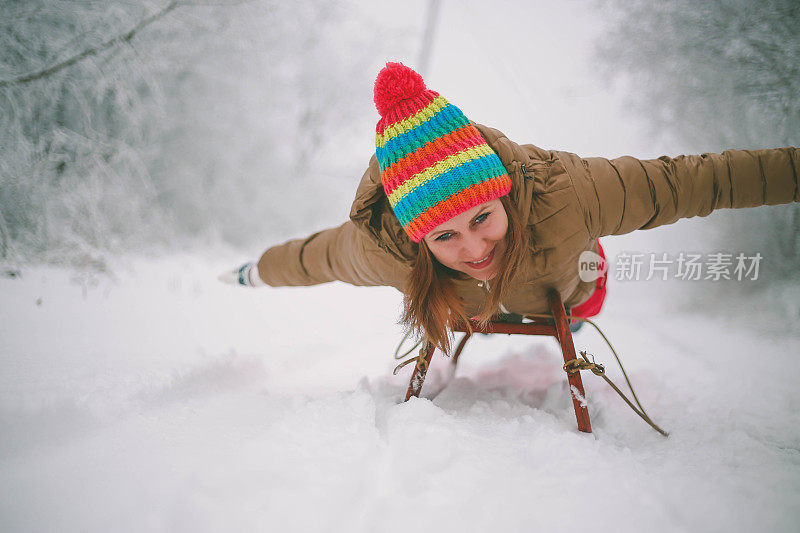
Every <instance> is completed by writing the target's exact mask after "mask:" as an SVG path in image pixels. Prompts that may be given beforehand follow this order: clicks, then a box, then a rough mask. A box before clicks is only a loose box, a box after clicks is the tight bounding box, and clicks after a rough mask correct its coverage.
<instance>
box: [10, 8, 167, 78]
mask: <svg viewBox="0 0 800 533" xmlns="http://www.w3.org/2000/svg"><path fill="white" fill-rule="evenodd" d="M179 5H180V4H179V2H178V1H177V0H172V1H171V2H170V3H169V4H167V6H166V7H165V8H164V9H162V10H161V11H159V12H158V13H156V14H154V15H151V16H150V17H147V18H145V19H142V20H141V21H140V22H139V24H137V25H136V26H135V27H134V28H133V29H131V30H130V31H128V32H127V33H123V34H122V35H118V36H117V37H114V38H113V39H111V40H109V41H106V42H104V43H103V44H101V45H99V46H96V47H94V48H89V49H88V50H84V51H83V52H81V53H80V54H78V55H75V56H72V57H70V58H69V59H66V60H64V61H62V62H60V63H57V64H55V65H53V66H51V67H48V68H46V69H43V70H40V71H38V72H33V73H31V74H26V75H24V76H20V77H18V78H13V79H10V80H0V87H6V86H9V85H21V84H23V83H28V82H30V81H34V80H38V79H41V78H44V77H46V76H49V75H50V74H53V73H55V72H58V71H59V70H62V69H65V68H67V67H69V66H72V65H74V64H75V63H78V62H79V61H82V60H84V59H86V58H87V57H89V56H93V55H97V54H98V53H100V52H102V51H103V50H108V49H109V48H111V47H112V46H115V45H117V44H121V43H125V42H129V41H130V40H131V39H133V37H134V36H135V35H136V34H137V33H139V31H141V30H142V29H143V28H145V27H146V26H149V25H150V24H152V23H153V22H155V21H156V20H158V19H160V18H162V17H163V16H165V15H166V14H167V13H169V12H170V11H172V10H173V9H175V8H176V7H178V6H179Z"/></svg>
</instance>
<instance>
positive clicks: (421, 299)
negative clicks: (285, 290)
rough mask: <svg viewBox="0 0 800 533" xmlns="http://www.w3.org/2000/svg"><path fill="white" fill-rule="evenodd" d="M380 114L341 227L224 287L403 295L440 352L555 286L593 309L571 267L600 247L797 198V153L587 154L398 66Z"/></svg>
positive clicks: (597, 303) (591, 293)
mask: <svg viewBox="0 0 800 533" xmlns="http://www.w3.org/2000/svg"><path fill="white" fill-rule="evenodd" d="M375 104H376V106H377V108H378V111H379V113H380V115H381V119H380V121H379V122H378V126H377V136H376V153H375V155H374V156H373V157H372V159H371V161H370V164H369V168H368V170H367V171H366V173H365V174H364V177H363V178H362V180H361V183H360V184H359V186H358V189H357V191H356V198H355V201H354V202H353V206H352V209H351V212H350V221H348V222H346V223H344V224H343V225H341V226H339V227H337V228H331V229H327V230H324V231H320V232H318V233H315V234H313V235H311V236H309V237H307V238H305V239H295V240H291V241H288V242H286V243H284V244H282V245H279V246H274V247H272V248H270V249H268V250H267V251H266V252H264V254H263V255H262V256H261V259H260V260H259V261H258V263H257V264H253V263H248V264H245V265H243V266H242V267H240V268H239V269H237V270H234V271H232V272H229V273H226V274H223V275H222V276H221V277H220V278H221V279H223V280H224V281H228V282H232V283H238V284H241V285H248V286H258V285H263V284H267V285H272V286H283V285H314V284H317V283H324V282H328V281H334V280H341V281H345V282H348V283H351V284H353V285H391V286H393V287H396V288H397V289H399V290H400V291H402V292H403V294H404V295H405V312H404V317H403V318H404V322H405V323H406V324H407V325H408V326H409V327H410V328H412V329H413V330H415V331H416V332H418V333H419V334H420V335H423V336H425V337H427V338H428V339H429V340H430V341H432V342H433V343H434V344H435V345H436V346H438V347H439V348H440V349H442V350H443V351H447V350H448V348H449V338H448V329H449V328H450V327H451V326H452V325H453V324H454V323H456V322H459V321H463V320H465V319H466V318H467V317H475V316H477V317H478V318H479V319H480V320H482V321H488V320H489V319H491V317H492V316H494V315H496V314H498V313H500V312H508V313H516V314H520V315H526V314H537V313H545V312H547V311H548V309H549V307H548V303H547V293H548V292H549V291H550V290H551V289H556V290H558V291H559V293H560V294H561V296H562V298H563V300H564V304H565V306H566V307H568V308H572V313H573V314H574V315H576V316H584V317H587V316H593V315H594V314H596V313H597V312H598V311H599V309H600V307H601V305H602V301H603V298H604V297H605V284H604V281H605V278H604V277H602V276H601V277H600V278H599V279H596V280H588V281H587V280H584V279H581V277H580V276H579V275H578V258H579V257H580V256H581V254H582V253H584V252H586V251H591V252H595V253H598V252H599V253H602V250H601V249H600V248H599V244H598V240H597V239H598V238H600V237H603V236H605V235H619V234H623V233H628V232H631V231H633V230H636V229H650V228H654V227H657V226H661V225H664V224H671V223H673V222H675V221H676V220H678V219H680V218H689V217H693V216H706V215H708V214H709V213H711V212H712V211H713V210H715V209H720V208H726V207H727V208H741V207H752V206H758V205H773V204H781V203H789V202H797V201H800V192H799V191H798V189H799V187H798V177H797V176H798V172H800V154H799V153H798V150H797V149H796V148H781V149H770V150H755V151H739V150H728V151H726V152H724V153H723V154H703V155H701V156H679V157H676V158H668V157H661V158H659V159H654V160H646V161H645V160H638V159H635V158H632V157H621V158H618V159H614V160H607V159H604V158H597V157H595V158H587V159H582V158H580V157H578V156H577V155H575V154H571V153H568V152H556V151H546V150H542V149H540V148H537V147H536V146H533V145H518V144H516V143H514V142H512V141H511V140H509V139H508V138H506V137H505V136H504V135H503V134H502V133H500V132H499V131H497V130H495V129H492V128H488V127H486V126H482V125H480V124H475V123H472V122H470V121H469V120H468V119H467V118H466V117H465V116H464V114H463V113H462V112H461V110H460V109H458V108H457V107H455V106H453V105H452V104H450V103H448V102H447V100H445V99H444V98H443V97H442V96H440V95H439V94H438V93H437V92H435V91H432V90H430V89H427V88H426V87H425V84H424V82H423V80H422V78H421V77H420V76H419V74H417V73H416V72H414V71H413V70H411V69H410V68H408V67H406V66H404V65H402V64H400V63H388V64H387V65H386V67H385V68H384V69H383V70H382V71H381V72H380V73H379V74H378V77H377V80H376V82H375Z"/></svg>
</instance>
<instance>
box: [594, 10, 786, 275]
mask: <svg viewBox="0 0 800 533" xmlns="http://www.w3.org/2000/svg"><path fill="white" fill-rule="evenodd" d="M606 7H607V8H608V9H607V12H608V13H609V14H610V16H611V20H612V23H611V26H610V27H611V31H610V32H608V33H606V34H604V37H603V38H604V41H603V43H602V45H601V47H600V50H599V55H600V58H601V59H602V63H603V64H604V66H605V69H604V70H605V73H606V75H607V76H608V77H609V78H612V79H615V80H616V81H618V82H620V83H622V84H624V86H625V87H626V88H627V90H628V95H629V102H630V107H631V110H632V111H633V112H636V113H638V114H641V115H643V116H644V117H645V119H646V120H645V122H646V123H647V124H649V125H650V126H651V134H652V135H653V139H654V140H658V141H659V142H661V143H663V144H666V145H667V146H670V147H672V148H674V149H675V150H676V151H680V152H700V151H720V150H723V149H726V148H767V147H777V146H798V145H800V3H798V2H796V1H795V0H767V1H764V2H751V1H749V0H708V1H704V2H694V1H691V0H665V1H661V0H659V1H654V0H625V1H612V2H610V3H608V4H606ZM712 218H713V220H714V221H715V223H716V224H718V225H720V226H721V227H724V228H726V231H724V232H723V233H725V234H727V237H726V238H725V240H724V242H720V243H719V244H720V246H724V247H725V248H728V249H734V250H736V249H748V250H761V251H762V252H763V253H764V254H765V257H766V258H767V260H766V262H765V265H767V266H768V267H769V268H768V270H767V271H766V272H768V274H769V275H771V276H773V277H776V278H783V279H789V280H792V279H796V277H797V270H798V268H800V206H798V205H797V204H791V205H786V206H779V207H772V208H768V207H765V208H758V209H752V210H746V211H744V212H735V213H725V212H723V213H720V214H719V215H715V216H714V217H712Z"/></svg>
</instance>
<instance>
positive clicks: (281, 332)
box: [0, 244, 800, 532]
mask: <svg viewBox="0 0 800 533" xmlns="http://www.w3.org/2000/svg"><path fill="white" fill-rule="evenodd" d="M611 249H612V253H613V244H612V245H611ZM210 257H214V259H210ZM230 257H231V256H230V255H226V254H224V253H220V254H211V253H209V254H207V255H199V254H198V255H188V256H177V255H176V256H171V257H164V258H160V259H158V258H157V259H152V258H151V259H144V258H139V259H136V258H134V259H130V260H129V261H126V262H122V260H120V264H118V265H115V266H114V269H113V272H115V273H116V274H115V275H114V276H97V275H88V274H82V275H76V274H75V273H73V272H70V271H67V270H63V269H59V268H56V267H30V268H23V269H22V277H21V278H17V279H10V278H0V299H1V300H2V306H0V338H2V339H3V341H2V344H0V428H2V431H1V432H0V530H2V531H65V532H68V531H121V532H124V531H192V532H204V531H405V530H408V529H409V528H414V529H415V530H419V531H437V532H440V531H457V530H458V531H486V530H489V529H491V530H498V531H532V530H546V531H566V530H572V531H574V530H576V529H578V528H580V529H587V528H590V530H592V531H641V530H643V529H646V530H649V531H699V530H703V531H755V530H759V531H795V530H796V525H797V523H798V520H799V519H800V435H799V434H798V429H797V428H798V427H800V420H799V419H798V418H799V416H798V409H797V407H798V405H800V392H798V388H797V384H798V382H799V381H798V378H800V371H799V370H798V366H797V365H796V356H797V354H798V353H800V339H798V338H797V336H796V334H795V333H794V332H791V331H785V332H784V334H781V335H775V334H764V333H763V330H762V329H758V328H753V327H751V326H749V325H748V324H747V323H746V321H745V320H743V319H741V318H738V319H737V318H736V317H732V316H726V315H710V314H699V313H689V312H685V311H684V312H676V309H675V308H674V307H673V306H670V305H668V304H667V303H666V302H668V301H669V298H665V297H664V296H666V295H667V294H669V293H670V292H671V291H673V290H674V289H672V288H667V285H666V284H659V283H645V282H639V283H638V284H634V283H617V284H612V286H611V289H610V290H611V295H610V296H609V299H608V302H607V308H606V309H605V310H604V313H603V315H602V316H601V318H600V319H599V320H598V324H599V325H600V326H601V327H602V328H603V330H604V331H605V332H606V334H607V335H608V336H609V337H610V339H611V341H612V343H613V344H614V346H615V348H616V349H617V350H618V352H619V353H620V355H621V357H622V358H623V362H624V363H625V365H626V369H627V370H628V373H629V375H630V376H631V379H632V381H633V383H634V385H635V386H636V387H637V393H638V395H639V397H640V399H641V401H642V403H643V404H644V406H645V408H646V409H647V410H648V413H649V414H650V416H651V417H652V418H653V420H654V421H655V422H656V423H657V424H659V425H661V426H662V427H663V428H664V429H666V430H667V431H669V432H670V437H669V438H668V439H665V438H663V437H661V436H660V435H658V434H657V433H655V432H654V431H653V430H652V429H650V428H649V427H648V426H647V425H646V424H644V423H643V422H642V421H641V420H640V419H639V418H638V417H637V416H636V415H635V414H634V413H632V412H631V411H630V410H629V409H628V407H627V406H626V405H624V403H623V402H622V400H621V399H619V398H618V397H617V396H616V395H615V393H614V392H613V391H612V390H611V389H610V388H608V387H607V386H606V385H605V383H604V382H603V381H602V380H601V379H600V378H598V377H596V376H593V375H592V374H590V373H584V376H583V381H584V386H585V388H586V399H587V401H588V408H589V413H590V416H591V419H592V427H593V429H594V433H593V434H591V435H587V434H581V433H579V432H577V430H576V426H575V418H574V412H573V408H572V402H571V399H570V394H569V391H568V388H567V383H566V379H565V377H564V374H563V371H562V370H561V362H560V354H559V352H558V349H557V345H556V343H555V341H554V340H553V339H547V338H537V339H525V338H518V337H512V336H480V335H479V336H476V338H474V339H472V340H470V342H469V344H468V345H467V347H466V350H465V352H464V355H463V357H462V358H461V361H460V363H459V368H458V371H457V373H456V375H455V377H454V379H453V380H452V381H451V382H450V384H449V385H448V386H447V387H445V388H444V389H443V390H442V391H441V393H440V394H438V395H437V396H436V397H435V398H434V399H433V400H431V399H429V398H426V397H425V396H426V394H431V393H434V392H436V391H438V390H439V389H441V387H442V386H443V385H444V381H445V380H446V379H447V374H448V372H450V366H449V360H447V359H445V358H443V357H442V356H441V354H439V353H437V354H436V355H434V359H433V363H432V367H431V370H430V372H429V375H428V379H427V381H426V383H425V387H424V388H423V398H419V399H412V400H411V401H409V402H408V403H400V400H401V399H402V397H403V395H404V393H405V390H406V388H407V385H408V377H409V375H410V373H411V370H412V367H411V366H407V367H406V368H404V369H403V370H402V371H401V372H400V373H399V375H398V376H392V372H391V371H392V369H393V367H394V366H395V364H396V362H395V361H394V360H393V359H392V357H391V354H392V353H393V351H394V348H395V346H396V343H397V342H398V341H399V339H400V338H401V336H402V331H401V328H400V327H399V326H398V325H397V324H396V321H397V318H398V316H399V310H400V304H401V301H400V296H399V294H398V293H397V292H396V291H394V290H393V289H388V288H356V287H350V286H347V285H345V284H338V283H335V284H328V285H322V286H318V287H309V288H280V289H274V288H261V289H239V288H236V287H228V286H224V285H222V284H221V283H219V282H218V281H217V280H216V275H217V274H218V273H219V272H221V271H223V270H225V269H226V268H228V267H229V266H230V265H229V264H228V263H230ZM659 294H660V295H661V298H657V296H658V295H659ZM37 301H38V302H39V303H38V304H37ZM654 302H659V303H658V304H657V305H656V304H654ZM575 343H576V348H577V349H579V350H587V351H588V352H590V353H592V354H594V355H595V356H596V357H597V360H598V362H602V363H605V364H606V368H607V371H608V375H609V376H610V377H611V379H612V380H614V381H615V382H617V383H618V384H622V381H623V380H622V377H621V375H620V373H619V370H618V369H617V368H616V366H615V364H613V361H612V356H611V355H610V353H608V352H607V349H606V348H604V346H603V344H602V341H601V339H600V337H599V335H597V334H596V333H594V332H593V331H590V328H583V329H582V330H581V332H579V333H578V334H577V335H576V336H575Z"/></svg>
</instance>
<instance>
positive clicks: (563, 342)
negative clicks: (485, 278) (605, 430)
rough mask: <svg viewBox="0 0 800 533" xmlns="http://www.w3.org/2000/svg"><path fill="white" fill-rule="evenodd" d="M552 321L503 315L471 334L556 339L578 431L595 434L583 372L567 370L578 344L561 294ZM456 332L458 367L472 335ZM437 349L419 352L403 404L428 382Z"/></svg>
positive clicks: (553, 299)
mask: <svg viewBox="0 0 800 533" xmlns="http://www.w3.org/2000/svg"><path fill="white" fill-rule="evenodd" d="M548 301H549V303H550V310H551V312H552V318H550V319H543V318H534V319H532V320H533V321H532V322H523V321H522V319H523V317H522V316H521V315H500V317H498V320H496V321H492V322H490V323H489V325H488V326H487V327H486V328H481V327H479V326H478V325H477V324H476V323H475V322H472V333H505V334H507V335H547V336H550V337H555V338H556V340H558V343H559V345H560V346H561V353H562V354H563V355H564V365H565V372H566V374H567V382H568V383H569V390H570V395H571V396H572V406H573V407H574V408H575V418H576V419H577V421H578V431H583V432H585V433H591V432H592V424H591V423H590V421H589V411H588V409H587V408H586V393H585V392H584V390H583V381H582V380H581V375H580V372H571V373H570V372H567V370H566V368H567V366H568V365H570V363H569V362H570V361H573V360H576V359H577V357H576V355H575V345H574V344H573V343H572V333H571V332H570V330H569V320H568V319H567V312H566V310H565V309H564V303H563V302H562V301H561V296H560V295H559V294H558V291H552V292H551V293H550V294H549V295H548ZM454 331H459V332H464V337H462V338H461V341H460V342H459V343H458V346H457V347H456V351H455V352H454V353H453V359H452V363H451V364H453V365H457V364H458V358H459V356H460V355H461V352H462V351H463V350H464V346H465V345H466V344H467V341H468V340H469V338H470V337H471V336H472V333H470V332H469V331H468V330H467V328H466V327H459V328H455V329H454ZM434 350H435V348H434V346H433V345H431V344H430V343H427V342H426V343H423V346H422V349H421V350H420V357H419V358H418V359H417V364H416V366H415V367H414V372H413V373H412V375H411V381H410V382H409V384H408V392H406V398H405V400H404V401H408V399H409V398H411V397H412V396H415V397H419V394H420V392H421V391H422V384H423V383H424V382H425V374H426V373H427V372H428V367H429V365H430V362H431V358H432V357H433V352H434Z"/></svg>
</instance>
